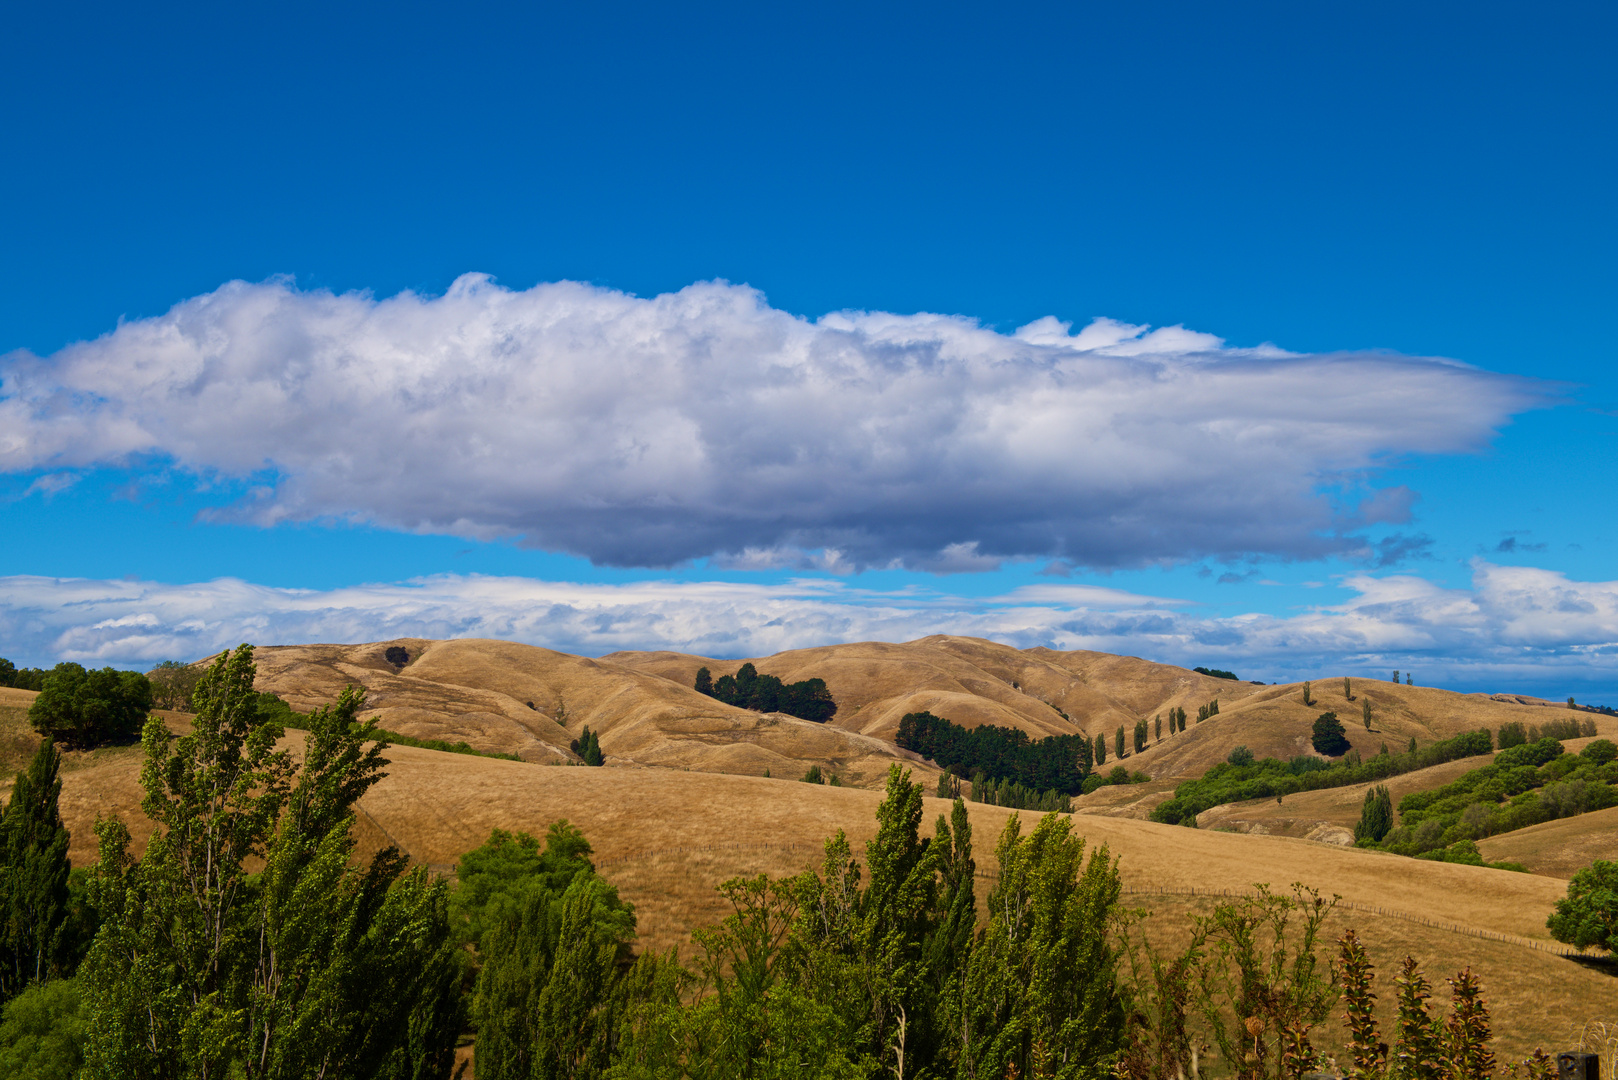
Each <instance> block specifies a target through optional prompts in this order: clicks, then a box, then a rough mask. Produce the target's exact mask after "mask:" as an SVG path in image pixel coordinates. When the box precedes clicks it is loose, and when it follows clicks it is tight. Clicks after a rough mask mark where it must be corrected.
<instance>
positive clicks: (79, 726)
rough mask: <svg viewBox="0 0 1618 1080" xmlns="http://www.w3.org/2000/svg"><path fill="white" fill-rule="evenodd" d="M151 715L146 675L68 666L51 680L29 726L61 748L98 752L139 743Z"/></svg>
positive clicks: (36, 703) (57, 670) (49, 677)
mask: <svg viewBox="0 0 1618 1080" xmlns="http://www.w3.org/2000/svg"><path fill="white" fill-rule="evenodd" d="M151 711H152V684H151V682H150V681H148V680H147V678H146V676H144V675H142V674H141V673H140V672H138V671H115V670H114V669H112V668H110V667H106V668H101V669H100V670H99V671H86V670H85V669H84V668H83V667H81V666H79V665H78V664H73V663H63V664H57V665H56V667H54V668H53V669H51V672H50V674H49V675H47V676H46V677H45V685H44V689H42V690H41V691H40V692H39V696H38V697H37V698H35V699H34V703H33V704H32V705H30V706H29V707H28V722H29V723H31V724H32V725H33V726H34V730H35V731H37V732H39V733H40V734H41V735H48V736H50V737H51V738H52V739H55V740H56V741H57V742H59V743H65V744H68V745H73V746H94V745H96V744H98V743H103V742H110V741H113V740H117V739H129V738H133V737H135V736H136V735H138V734H139V733H140V730H141V724H143V723H144V722H145V720H146V716H147V714H148V713H150V712H151Z"/></svg>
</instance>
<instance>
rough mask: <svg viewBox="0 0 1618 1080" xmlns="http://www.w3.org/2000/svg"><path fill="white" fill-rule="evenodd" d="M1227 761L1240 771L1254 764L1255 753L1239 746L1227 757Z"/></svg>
mask: <svg viewBox="0 0 1618 1080" xmlns="http://www.w3.org/2000/svg"><path fill="white" fill-rule="evenodd" d="M1225 760H1226V761H1227V762H1229V763H1230V764H1232V765H1234V766H1236V767H1237V768H1238V769H1240V768H1244V767H1246V766H1248V765H1251V764H1253V751H1251V750H1249V749H1248V748H1247V747H1245V746H1238V747H1237V748H1236V749H1234V750H1232V751H1231V752H1230V753H1229V754H1227V755H1225Z"/></svg>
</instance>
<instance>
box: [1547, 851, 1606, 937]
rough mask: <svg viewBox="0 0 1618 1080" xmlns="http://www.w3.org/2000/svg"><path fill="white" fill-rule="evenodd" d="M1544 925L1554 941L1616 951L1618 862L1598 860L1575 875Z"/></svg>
mask: <svg viewBox="0 0 1618 1080" xmlns="http://www.w3.org/2000/svg"><path fill="white" fill-rule="evenodd" d="M1545 926H1546V928H1547V929H1549V930H1550V932H1551V936H1552V937H1554V938H1555V939H1556V940H1557V941H1562V942H1566V943H1567V944H1569V945H1574V946H1577V947H1578V948H1581V949H1588V948H1590V947H1591V946H1598V947H1600V948H1603V949H1606V950H1607V951H1608V952H1618V862H1605V861H1603V860H1600V859H1598V860H1596V861H1595V862H1593V863H1591V864H1590V865H1589V866H1587V867H1585V868H1584V869H1583V870H1580V871H1579V872H1578V873H1577V874H1574V875H1573V880H1572V881H1570V882H1568V886H1567V896H1566V897H1565V898H1563V899H1561V900H1558V901H1557V902H1556V912H1555V913H1554V914H1553V915H1551V917H1550V918H1549V919H1548V920H1546V923H1545Z"/></svg>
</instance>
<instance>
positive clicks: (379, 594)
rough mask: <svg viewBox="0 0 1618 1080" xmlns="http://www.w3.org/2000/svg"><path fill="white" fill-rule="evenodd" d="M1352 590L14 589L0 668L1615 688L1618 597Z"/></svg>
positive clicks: (21, 585)
mask: <svg viewBox="0 0 1618 1080" xmlns="http://www.w3.org/2000/svg"><path fill="white" fill-rule="evenodd" d="M1346 584H1347V585H1348V586H1349V588H1350V589H1352V591H1353V592H1354V596H1353V597H1352V598H1351V599H1349V600H1348V601H1346V602H1344V603H1341V604H1335V605H1327V606H1319V607H1313V608H1309V609H1306V610H1303V611H1301V612H1299V613H1298V614H1295V615H1291V616H1284V617H1283V616H1274V615H1262V614H1249V615H1238V616H1232V617H1212V616H1209V615H1207V614H1205V613H1202V612H1200V611H1199V610H1198V609H1196V608H1195V606H1193V605H1188V604H1186V603H1185V602H1183V601H1179V600H1174V599H1171V598H1160V597H1151V596H1143V595H1139V594H1134V593H1128V592H1125V591H1122V590H1114V589H1107V588H1100V587H1090V586H1082V585H1071V586H1069V585H1057V584H1052V585H1032V586H1026V587H1023V588H1019V589H1016V590H1014V591H1012V592H1010V593H1007V594H1005V595H1002V596H996V597H990V598H985V599H974V598H967V597H961V596H955V595H950V594H947V593H942V592H932V591H924V590H916V589H906V590H900V591H877V590H871V589H861V588H857V587H855V586H854V585H852V584H851V583H850V581H849V579H841V580H830V579H826V578H814V579H805V580H801V581H794V582H789V583H786V584H781V585H757V584H738V583H732V582H694V583H692V582H659V581H653V582H642V583H636V584H628V585H600V584H575V583H566V582H546V581H536V580H533V579H528V578H509V577H482V576H458V575H443V576H438V577H430V578H422V579H419V580H414V581H409V582H402V583H391V584H376V585H365V586H357V587H353V588H343V589H333V590H324V591H317V590H302V589H277V588H269V587H265V586H261V585H253V584H249V583H247V582H243V581H238V580H231V579H223V580H218V581H211V582H206V583H199V584H179V585H170V584H160V583H153V582H130V581H92V580H84V579H67V580H63V579H53V578H40V577H9V578H0V653H4V654H5V655H10V656H12V657H13V658H37V659H38V660H44V659H55V658H63V659H73V660H78V661H81V662H87V663H97V664H100V663H122V664H144V663H150V662H154V661H157V660H160V659H165V658H169V657H177V658H195V657H200V656H203V655H207V654H209V653H211V652H214V651H216V650H218V649H220V648H224V647H226V646H229V645H234V644H236V643H238V642H241V641H249V642H254V643H258V644H277V643H289V642H306V641H350V642H353V641H373V640H381V639H386V638H391V637H429V638H444V637H494V638H501V639H506V640H512V641H524V642H529V643H531V644H535V645H543V646H547V647H550V648H555V649H562V650H565V651H569V652H577V653H584V654H587V655H599V654H602V653H607V652H612V651H615V650H619V649H658V648H673V649H680V650H686V651H691V652H698V653H703V654H707V655H717V656H757V655H767V654H769V653H774V652H778V651H781V650H784V649H791V648H802V647H808V646H813V645H824V644H831V643H837V642H846V641H862V640H882V641H907V640H913V639H915V638H919V637H924V636H927V635H929V634H964V635H972V636H979V637H986V638H991V639H993V640H996V641H1002V642H1006V643H1008V644H1012V645H1017V646H1019V647H1030V646H1035V645H1045V646H1050V647H1052V648H1058V649H1096V650H1100V651H1105V652H1117V653H1128V654H1132V655H1137V656H1145V657H1149V658H1152V659H1157V660H1163V661H1169V662H1175V663H1181V664H1184V665H1186V666H1191V665H1195V664H1209V663H1216V666H1219V667H1228V668H1232V669H1234V670H1236V671H1238V672H1240V673H1242V674H1243V675H1244V677H1252V678H1259V677H1263V678H1269V679H1292V678H1302V677H1308V676H1309V675H1310V674H1311V673H1320V672H1347V673H1354V672H1359V671H1376V672H1380V671H1382V670H1386V669H1388V668H1392V667H1397V668H1400V669H1401V670H1415V671H1417V673H1418V675H1417V677H1418V678H1419V679H1421V680H1423V681H1426V682H1428V683H1432V684H1438V685H1477V684H1479V683H1483V684H1488V685H1492V686H1495V687H1497V688H1500V689H1506V688H1517V689H1531V688H1534V687H1551V688H1552V689H1551V690H1550V691H1549V692H1555V690H1554V687H1556V686H1572V685H1576V684H1577V685H1584V684H1592V683H1603V684H1608V685H1611V684H1614V683H1618V582H1612V581H1607V582H1581V581H1573V580H1570V579H1569V578H1567V577H1566V576H1564V575H1562V574H1558V573H1555V572H1552V571H1548V570H1538V569H1533V568H1526V567H1507V566H1497V565H1494V564H1491V563H1487V562H1484V561H1481V560H1479V561H1477V562H1475V563H1474V564H1473V577H1472V582H1471V585H1470V587H1468V588H1465V589H1449V588H1444V587H1441V586H1439V585H1437V584H1435V583H1433V582H1431V581H1428V580H1425V579H1423V578H1420V577H1415V576H1411V575H1392V576H1385V577H1375V576H1371V575H1362V576H1358V577H1353V578H1350V579H1348V581H1347V582H1346ZM1564 692H1565V691H1564Z"/></svg>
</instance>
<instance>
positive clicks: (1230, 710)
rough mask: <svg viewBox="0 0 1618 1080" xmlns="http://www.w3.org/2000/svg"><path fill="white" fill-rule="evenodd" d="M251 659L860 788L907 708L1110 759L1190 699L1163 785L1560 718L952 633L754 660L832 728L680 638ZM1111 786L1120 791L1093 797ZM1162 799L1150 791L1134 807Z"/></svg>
mask: <svg viewBox="0 0 1618 1080" xmlns="http://www.w3.org/2000/svg"><path fill="white" fill-rule="evenodd" d="M390 646H400V647H403V648H405V649H406V650H407V651H408V652H409V655H410V661H409V662H408V663H407V664H405V665H404V666H403V667H402V668H400V669H397V670H396V669H395V668H394V667H393V666H392V665H390V664H389V663H388V662H387V661H386V660H385V659H384V654H385V652H386V650H387V649H388V648H389V647H390ZM258 657H259V671H260V676H259V686H260V689H265V690H272V691H274V692H276V693H278V694H280V695H281V696H282V697H284V698H286V699H287V700H288V701H290V702H291V703H292V704H293V705H294V706H295V707H297V708H300V709H308V708H313V707H314V706H315V705H317V704H319V703H320V702H323V701H328V700H331V698H333V697H335V696H336V694H337V693H338V692H339V691H340V690H341V689H342V687H343V686H344V685H347V684H348V683H358V684H360V685H363V686H365V687H367V688H368V690H369V691H370V699H369V700H370V704H371V705H372V706H373V712H374V713H375V714H376V715H378V717H379V719H380V721H381V723H382V724H383V726H385V727H387V728H390V729H392V730H396V731H400V732H403V733H404V734H407V735H413V736H416V737H419V738H444V739H450V740H461V739H464V740H465V741H467V742H468V743H470V744H472V745H473V746H474V747H477V748H479V749H483V750H496V751H502V752H509V753H517V754H519V755H521V756H522V757H524V758H525V759H528V760H533V761H547V760H549V761H560V760H571V759H572V755H571V754H570V753H569V752H568V750H567V746H568V743H569V742H570V741H571V740H572V738H574V737H575V736H577V735H578V733H579V731H580V730H581V728H582V727H583V726H585V725H589V727H590V728H591V729H592V730H594V731H596V732H597V733H598V734H599V735H600V737H601V742H602V748H603V750H604V751H605V752H606V753H607V755H608V757H609V759H611V761H610V763H611V764H615V765H642V766H663V767H668V768H681V769H694V770H700V771H704V772H727V773H734V774H741V775H751V776H762V775H763V774H764V772H765V770H766V769H768V770H769V771H770V773H771V775H773V776H777V777H779V776H790V777H795V776H800V775H802V774H803V771H804V770H805V769H807V768H808V767H809V765H811V764H818V765H820V766H821V767H822V769H830V770H832V771H834V772H836V773H838V774H839V775H840V776H842V777H843V778H844V779H845V780H846V781H847V782H850V783H854V784H873V783H876V782H878V781H879V779H880V777H881V776H882V774H883V773H884V771H885V770H886V768H887V765H888V763H889V762H891V761H894V760H911V761H913V757H912V755H908V754H906V753H903V752H901V751H899V750H897V748H896V747H895V746H894V745H893V743H892V741H891V740H892V739H893V737H894V735H895V733H896V732H897V730H898V726H899V719H900V718H901V717H902V716H904V714H906V713H909V712H918V711H922V710H926V711H930V712H933V713H935V714H937V715H940V716H944V717H947V718H948V719H950V720H953V721H955V722H956V723H959V724H962V725H964V726H967V727H974V726H977V725H978V724H984V723H992V724H1000V725H1004V726H1007V727H1013V728H1018V729H1021V730H1023V731H1027V732H1028V733H1029V734H1030V735H1033V736H1035V737H1043V736H1046V735H1052V734H1063V733H1068V734H1071V733H1077V732H1083V733H1085V734H1088V735H1090V736H1092V737H1093V736H1094V735H1097V734H1105V735H1107V736H1108V742H1109V762H1108V766H1109V767H1111V766H1112V765H1114V764H1117V763H1118V761H1117V759H1116V758H1115V757H1114V756H1113V754H1112V750H1111V741H1112V740H1111V736H1112V733H1113V732H1114V731H1115V730H1116V729H1117V728H1118V727H1119V726H1123V727H1124V728H1125V729H1126V731H1127V730H1132V729H1133V726H1134V724H1135V721H1136V720H1137V719H1139V718H1146V719H1147V720H1148V722H1150V723H1153V725H1154V726H1153V734H1154V735H1155V718H1156V717H1158V716H1160V715H1163V714H1165V713H1167V712H1168V710H1169V709H1171V708H1174V707H1179V708H1183V709H1185V710H1186V712H1187V713H1189V714H1190V715H1191V716H1192V717H1193V720H1192V723H1191V724H1190V726H1189V727H1188V729H1187V730H1186V731H1185V732H1184V733H1183V734H1176V735H1172V736H1168V735H1165V737H1164V738H1163V739H1162V740H1161V741H1160V742H1157V741H1155V740H1154V742H1153V744H1152V745H1150V746H1149V747H1148V748H1147V750H1146V751H1145V752H1144V753H1141V754H1138V755H1136V754H1133V753H1131V754H1129V755H1128V756H1127V758H1126V760H1125V761H1124V762H1123V764H1126V765H1127V766H1128V767H1129V768H1131V769H1138V770H1141V771H1144V772H1145V773H1147V774H1149V775H1151V776H1153V777H1154V778H1156V779H1158V780H1160V781H1168V780H1173V779H1176V778H1182V777H1193V776H1200V775H1201V774H1202V773H1203V772H1205V771H1206V770H1207V769H1208V768H1209V767H1210V766H1212V765H1213V764H1215V763H1216V762H1219V761H1222V760H1224V758H1225V757H1226V755H1228V754H1229V753H1230V751H1231V750H1233V749H1234V748H1235V747H1237V746H1242V745H1245V746H1247V747H1248V749H1250V750H1252V751H1253V753H1254V754H1256V755H1258V756H1260V757H1263V756H1266V755H1273V756H1276V757H1284V758H1290V757H1292V756H1294V755H1297V754H1309V753H1313V751H1312V750H1311V748H1310V745H1309V736H1310V731H1311V728H1312V726H1313V724H1314V721H1315V718H1316V717H1317V716H1319V715H1320V713H1321V712H1323V711H1326V710H1328V709H1331V710H1335V711H1337V712H1338V714H1339V716H1340V717H1341V718H1342V719H1343V721H1344V724H1345V726H1346V727H1347V729H1348V738H1349V741H1350V742H1351V743H1353V745H1354V747H1355V749H1357V750H1359V751H1360V752H1361V753H1362V754H1364V755H1371V754H1375V753H1377V752H1378V750H1379V749H1380V748H1381V745H1382V743H1383V742H1386V743H1388V744H1389V745H1390V746H1392V747H1395V748H1399V747H1403V746H1404V745H1406V744H1407V743H1408V742H1409V740H1410V739H1411V738H1412V737H1414V738H1416V739H1417V741H1419V742H1421V743H1423V744H1426V743H1431V742H1434V741H1436V740H1438V739H1442V738H1447V737H1449V736H1451V735H1455V734H1458V733H1460V732H1462V731H1469V730H1473V729H1475V728H1478V727H1489V728H1497V727H1499V726H1500V725H1501V724H1502V723H1505V722H1508V721H1511V720H1522V721H1526V722H1529V723H1532V722H1535V721H1541V720H1544V719H1546V718H1547V717H1549V716H1553V715H1557V714H1556V713H1554V712H1552V711H1551V710H1548V709H1546V708H1545V707H1544V706H1542V705H1536V704H1523V703H1522V702H1521V701H1519V700H1517V699H1509V700H1500V699H1498V698H1491V697H1489V696H1488V695H1483V694H1456V693H1452V692H1450V691H1447V690H1437V689H1432V688H1429V687H1417V686H1402V685H1398V684H1395V683H1391V682H1378V681H1373V680H1370V679H1355V680H1354V681H1353V686H1352V689H1353V692H1354V700H1353V701H1346V700H1344V699H1343V694H1342V679H1341V677H1335V676H1334V677H1324V676H1323V677H1321V678H1319V679H1316V680H1313V693H1314V698H1315V703H1314V704H1313V705H1308V706H1306V705H1304V704H1303V689H1302V685H1301V684H1290V685H1287V686H1259V685H1254V684H1252V683H1242V682H1232V681H1230V680H1226V679H1215V678H1211V677H1209V676H1206V675H1199V674H1197V673H1196V672H1193V671H1187V670H1186V669H1184V668H1179V667H1174V666H1172V665H1169V664H1157V663H1152V662H1151V661H1147V660H1141V659H1138V658H1135V657H1126V656H1112V655H1110V654H1107V653H1096V652H1070V653H1064V652H1057V651H1055V650H1052V649H1043V648H1040V649H1014V648H1011V647H1010V646H1007V645H999V644H996V643H994V642H990V641H984V640H982V639H979V638H961V637H947V636H935V637H929V638H922V639H921V640H919V641H912V642H908V643H905V644H886V643H881V642H861V643H856V644H851V645H833V646H826V647H824V648H817V649H799V650H794V651H791V652H785V653H780V654H777V655H775V656H768V657H760V658H755V659H754V660H753V661H752V662H753V663H754V664H755V666H756V667H757V668H758V670H759V671H762V672H765V673H767V674H771V675H775V676H777V677H779V678H781V679H783V680H785V681H787V682H796V681H798V680H800V679H807V678H813V677H818V678H822V679H824V680H826V684H827V686H828V687H829V688H830V690H831V693H832V696H833V697H834V698H835V699H836V701H837V703H838V711H837V715H836V717H835V718H833V720H832V721H831V723H829V724H826V725H824V726H820V725H813V724H805V723H804V722H802V721H798V720H796V719H793V718H791V717H785V716H760V715H759V714H757V713H752V712H749V711H747V710H745V709H735V708H732V707H730V706H727V705H722V704H720V703H719V702H717V701H715V700H713V699H712V698H708V697H704V696H702V695H700V694H697V693H696V692H695V691H694V690H692V689H691V686H692V683H693V682H694V680H695V677H696V672H697V669H698V668H700V667H707V668H708V669H709V671H710V672H711V673H712V674H713V676H714V677H715V678H718V677H719V676H721V675H725V674H733V673H734V672H735V671H736V670H737V669H738V668H739V667H740V666H741V665H742V663H743V662H744V661H741V660H728V661H727V660H716V659H713V658H711V657H702V656H691V655H686V654H683V653H672V652H650V653H636V652H620V653H613V654H611V655H609V656H604V657H601V658H600V659H589V658H586V657H580V656H570V655H568V654H566V653H559V652H553V651H551V650H549V649H540V648H535V647H533V646H528V645H517V644H512V643H510V642H500V641H482V640H454V641H426V640H419V639H401V640H398V641H388V642H374V643H370V644H365V645H299V646H283V647H270V648H263V649H260V650H259V652H258ZM1216 698H1217V699H1218V700H1219V702H1220V713H1219V715H1218V716H1216V717H1212V718H1210V719H1209V720H1208V721H1207V722H1206V723H1202V724H1197V723H1196V722H1195V720H1194V717H1195V715H1196V712H1197V709H1198V707H1200V706H1202V705H1204V704H1206V703H1208V702H1210V701H1213V700H1214V699H1216ZM1366 699H1369V700H1370V701H1371V702H1372V706H1373V710H1374V713H1373V723H1372V730H1370V731H1367V730H1366V729H1365V727H1364V725H1363V723H1362V722H1361V719H1360V704H1361V702H1362V701H1363V700H1366ZM530 703H532V706H533V707H532V708H530V707H529V705H530ZM1064 713H1065V714H1066V718H1064V715H1063V714H1064ZM1580 715H1581V716H1587V715H1589V714H1580ZM1597 722H1598V724H1601V725H1603V732H1604V733H1605V732H1606V731H1608V730H1610V731H1612V732H1615V733H1618V720H1614V719H1612V718H1609V717H1598V718H1597ZM923 771H926V770H923ZM1164 790H1165V789H1164V788H1162V787H1159V788H1154V789H1152V791H1151V792H1139V793H1136V796H1135V799H1136V801H1137V803H1139V799H1140V797H1141V796H1142V795H1146V794H1153V795H1154V797H1155V798H1161V797H1166V796H1165V795H1164V794H1163V792H1164ZM1118 797H1119V796H1117V795H1116V794H1115V793H1109V794H1108V795H1105V796H1102V797H1101V798H1100V799H1098V800H1096V801H1097V803H1098V804H1099V803H1102V802H1105V801H1106V800H1108V799H1114V798H1118ZM1149 809H1150V800H1149V801H1148V802H1145V803H1139V805H1136V806H1134V807H1133V808H1132V809H1130V810H1128V812H1129V813H1146V812H1149ZM1116 810H1117V808H1116V807H1112V808H1110V809H1109V812H1114V811H1116Z"/></svg>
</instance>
